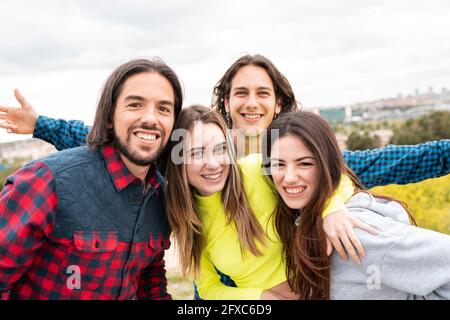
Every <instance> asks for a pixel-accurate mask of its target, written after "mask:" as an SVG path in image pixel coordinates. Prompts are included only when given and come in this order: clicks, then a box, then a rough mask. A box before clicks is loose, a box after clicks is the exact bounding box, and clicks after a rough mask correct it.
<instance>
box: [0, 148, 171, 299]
mask: <svg viewBox="0 0 450 320" xmlns="http://www.w3.org/2000/svg"><path fill="white" fill-rule="evenodd" d="M102 155H103V157H104V160H105V163H106V166H107V169H108V171H109V174H110V175H111V177H112V180H113V183H114V185H115V187H116V189H117V190H123V189H125V188H127V187H128V186H130V185H131V184H135V183H138V184H141V185H143V183H142V181H141V180H139V179H138V178H136V177H135V176H134V175H132V174H131V173H130V171H129V170H128V168H127V167H126V166H125V164H124V163H123V161H122V160H121V159H120V156H119V154H118V152H117V151H116V149H115V148H113V147H112V146H107V147H105V148H103V149H102ZM150 170H152V172H150V174H149V175H148V177H149V178H148V181H147V183H150V184H151V185H152V186H153V187H154V188H155V189H157V188H158V187H159V180H158V178H157V175H156V169H155V168H154V167H152V168H151V169H150ZM57 206H58V194H57V192H56V190H55V185H54V181H53V173H52V171H51V170H50V169H49V168H48V167H47V166H46V165H45V164H43V163H41V162H36V163H34V164H32V165H30V166H27V167H25V168H23V169H20V170H19V171H17V172H16V173H14V174H13V175H11V176H10V177H9V178H8V180H7V182H6V185H5V188H4V189H3V190H2V192H1V193H0V296H1V298H2V299H7V298H10V299H95V300H100V299H171V296H170V295H169V294H168V293H167V290H166V286H167V280H166V276H165V267H164V259H163V258H164V249H167V248H168V247H169V246H170V241H169V239H167V238H163V237H162V236H161V235H160V234H157V235H150V236H149V241H147V242H135V243H130V242H121V241H119V240H118V234H117V232H114V231H106V232H105V231H88V232H85V231H82V230H80V231H79V232H74V234H73V239H71V238H68V239H66V238H56V237H54V236H52V235H51V233H52V230H53V228H54V227H55V222H56V219H58V217H57V216H56V211H57ZM68 266H71V267H69V268H68ZM62 268H64V270H62ZM78 274H79V275H81V281H79V282H80V283H79V284H77V278H76V277H77V275H78ZM80 284H81V285H80Z"/></svg>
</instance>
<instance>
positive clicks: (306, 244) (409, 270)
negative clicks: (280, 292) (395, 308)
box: [263, 112, 450, 299]
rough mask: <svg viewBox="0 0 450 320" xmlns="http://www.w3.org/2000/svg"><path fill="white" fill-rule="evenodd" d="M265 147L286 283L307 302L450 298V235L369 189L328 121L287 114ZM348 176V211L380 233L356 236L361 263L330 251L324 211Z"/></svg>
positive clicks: (269, 132)
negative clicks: (351, 185)
mask: <svg viewBox="0 0 450 320" xmlns="http://www.w3.org/2000/svg"><path fill="white" fill-rule="evenodd" d="M274 130H277V131H274ZM264 145H265V146H267V151H268V152H266V153H265V159H264V161H263V163H264V164H265V166H266V170H267V171H268V173H269V177H270V178H271V180H272V181H273V183H274V184H275V187H276V189H277V191H278V194H279V196H280V198H281V199H280V200H281V201H279V205H278V208H277V211H276V215H275V223H276V228H277V231H278V233H279V235H280V238H281V240H282V242H283V244H284V250H285V254H286V265H287V276H288V281H289V284H290V286H291V288H292V289H293V290H294V291H295V293H297V294H298V295H299V296H300V298H301V299H449V298H450V236H449V235H446V234H443V233H438V232H434V231H430V230H426V229H421V228H418V227H416V226H414V225H411V224H410V221H412V222H413V224H415V223H414V220H413V219H412V217H411V216H410V215H409V213H408V211H407V209H406V208H405V206H404V205H403V204H402V203H400V202H399V201H396V200H394V199H391V198H388V197H383V196H374V195H373V194H371V193H370V192H369V191H367V190H364V188H363V187H362V185H361V184H360V183H359V182H358V180H357V178H356V176H355V175H354V174H353V173H352V171H351V170H350V169H349V168H348V167H347V166H346V165H345V163H344V161H343V159H342V156H341V153H340V151H339V148H338V144H337V141H336V138H335V135H334V133H333V131H332V129H331V127H330V126H329V125H328V123H327V122H326V121H325V120H323V119H322V118H321V117H319V116H317V115H315V114H312V113H308V112H299V113H288V114H283V115H281V116H280V117H278V119H276V120H275V121H273V122H272V124H271V125H270V127H269V128H268V130H267V135H266V140H265V142H264ZM342 173H345V174H347V175H348V176H350V177H351V178H352V180H353V183H354V185H355V194H354V196H353V197H351V198H350V199H349V200H348V201H347V202H346V206H347V208H348V209H349V211H350V212H351V213H352V214H353V215H354V216H355V217H357V218H359V219H361V220H362V221H363V222H365V223H368V224H369V225H371V226H373V227H375V228H376V229H378V230H379V233H378V235H372V234H369V233H366V232H364V231H360V230H355V232H356V234H357V236H358V237H359V239H360V241H361V243H362V244H363V246H364V247H365V250H366V252H367V256H366V257H364V259H363V260H362V262H361V264H355V263H352V262H349V261H345V260H343V259H341V258H340V257H339V256H338V255H337V254H335V253H334V254H333V255H332V256H331V257H329V256H327V253H326V240H325V234H324V232H323V227H322V224H323V220H322V214H321V213H322V211H323V208H324V206H325V204H326V202H327V201H328V199H329V198H330V197H331V195H332V194H333V192H334V190H335V189H336V187H337V186H338V185H339V181H340V177H341V174H342Z"/></svg>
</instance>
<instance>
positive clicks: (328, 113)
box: [319, 107, 346, 125]
mask: <svg viewBox="0 0 450 320" xmlns="http://www.w3.org/2000/svg"><path fill="white" fill-rule="evenodd" d="M319 115H320V116H321V117H323V118H324V119H325V120H327V121H328V122H329V123H330V124H332V125H334V124H338V123H344V122H345V115H346V111H345V108H344V107H343V108H329V109H320V110H319Z"/></svg>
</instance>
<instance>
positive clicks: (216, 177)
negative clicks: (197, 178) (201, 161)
mask: <svg viewBox="0 0 450 320" xmlns="http://www.w3.org/2000/svg"><path fill="white" fill-rule="evenodd" d="M222 173H223V171H220V172H218V173H214V174H202V175H201V176H202V177H203V178H205V179H206V180H208V181H209V182H217V181H219V180H220V179H221V178H222Z"/></svg>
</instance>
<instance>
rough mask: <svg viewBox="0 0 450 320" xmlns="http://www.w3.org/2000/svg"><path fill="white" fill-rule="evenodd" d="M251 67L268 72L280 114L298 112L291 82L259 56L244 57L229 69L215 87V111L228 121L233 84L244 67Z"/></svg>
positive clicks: (267, 60)
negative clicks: (228, 108) (227, 100)
mask: <svg viewBox="0 0 450 320" xmlns="http://www.w3.org/2000/svg"><path fill="white" fill-rule="evenodd" d="M249 65H252V66H257V67H261V68H264V69H265V70H266V72H267V74H268V75H269V77H270V79H271V80H272V83H273V88H274V91H275V97H276V100H277V102H279V103H280V104H281V111H280V113H285V112H290V111H296V110H297V101H296V100H295V94H294V91H293V90H292V88H291V85H290V83H289V81H288V80H287V79H286V77H285V76H284V75H283V74H282V73H281V72H280V71H279V70H278V69H277V67H275V65H274V64H273V63H272V62H271V61H270V60H269V59H267V58H266V57H264V56H262V55H259V54H256V55H245V56H242V57H240V58H239V59H238V60H236V61H235V62H234V63H233V64H232V65H231V66H230V67H229V68H228V70H227V71H226V72H225V74H224V75H223V76H222V78H221V79H220V80H219V82H217V84H216V86H215V87H214V90H213V98H212V106H213V108H214V109H216V110H217V111H219V112H220V113H221V114H222V116H223V117H224V118H225V119H228V118H227V111H226V110H225V99H229V97H230V91H231V82H232V81H233V78H234V76H235V75H236V73H237V72H238V71H239V70H240V69H241V68H242V67H245V66H249ZM229 125H230V124H229Z"/></svg>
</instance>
